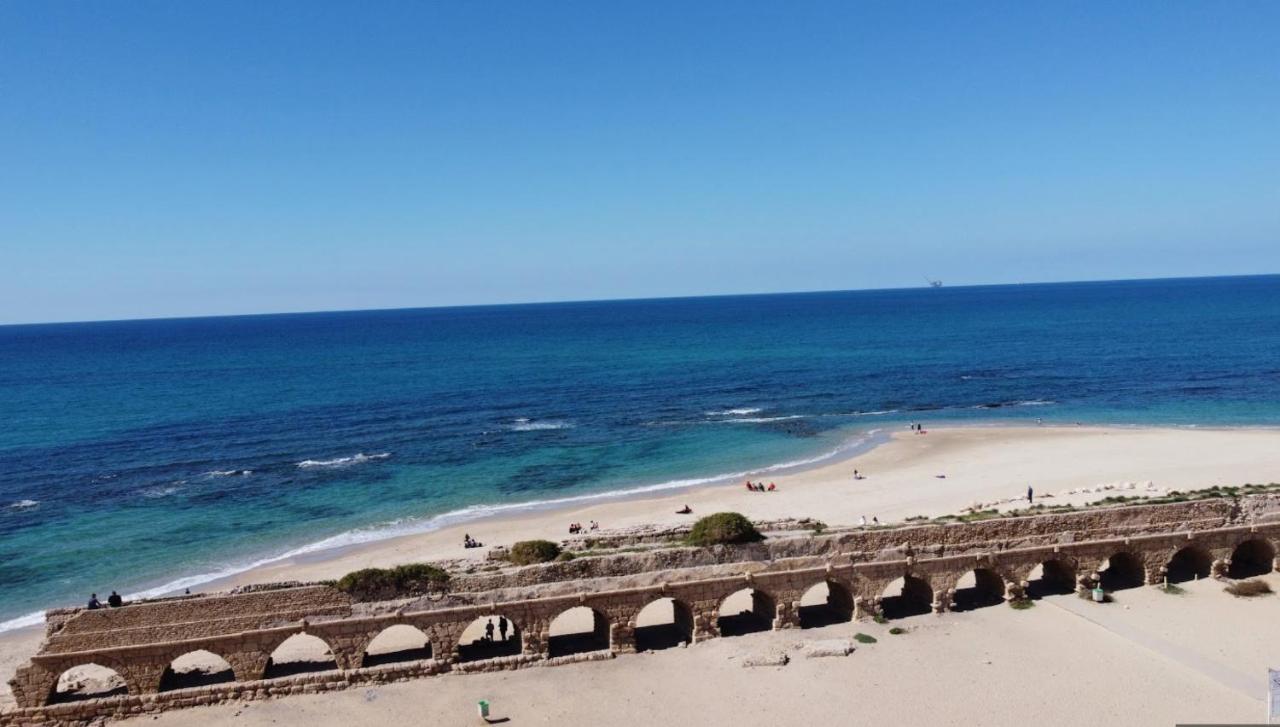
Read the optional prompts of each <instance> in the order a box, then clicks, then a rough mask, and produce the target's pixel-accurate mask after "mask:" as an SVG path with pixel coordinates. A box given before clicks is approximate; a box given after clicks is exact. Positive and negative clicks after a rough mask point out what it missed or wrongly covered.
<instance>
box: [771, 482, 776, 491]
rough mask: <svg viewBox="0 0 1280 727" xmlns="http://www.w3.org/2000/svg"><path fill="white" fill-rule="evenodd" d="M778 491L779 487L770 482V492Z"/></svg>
mask: <svg viewBox="0 0 1280 727" xmlns="http://www.w3.org/2000/svg"><path fill="white" fill-rule="evenodd" d="M776 489H778V486H777V485H775V484H773V483H772V482H770V483H769V492H773V491H774V490H776Z"/></svg>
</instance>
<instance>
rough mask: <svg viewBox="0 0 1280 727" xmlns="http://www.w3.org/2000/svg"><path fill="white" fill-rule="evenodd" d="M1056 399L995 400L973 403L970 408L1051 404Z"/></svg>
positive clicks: (1001, 407)
mask: <svg viewBox="0 0 1280 727" xmlns="http://www.w3.org/2000/svg"><path fill="white" fill-rule="evenodd" d="M1057 403H1058V402H1056V401H1050V400H1049V399H1019V400H1017V401H996V402H991V403H989V404H974V405H973V406H971V407H969V408H970V409H1005V408H1008V407H1014V406H1052V405H1053V404H1057Z"/></svg>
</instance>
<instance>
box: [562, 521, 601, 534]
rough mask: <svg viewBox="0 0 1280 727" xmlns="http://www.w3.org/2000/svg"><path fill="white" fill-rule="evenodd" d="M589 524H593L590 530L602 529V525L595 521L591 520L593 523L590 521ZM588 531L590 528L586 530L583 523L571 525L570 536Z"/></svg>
mask: <svg viewBox="0 0 1280 727" xmlns="http://www.w3.org/2000/svg"><path fill="white" fill-rule="evenodd" d="M589 522H590V523H591V527H590V528H589V529H590V530H599V529H600V523H598V522H596V521H595V520H591V521H589ZM587 529H588V528H584V527H582V523H569V534H570V535H577V534H578V533H580V532H582V531H583V530H587Z"/></svg>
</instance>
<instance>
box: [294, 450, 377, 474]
mask: <svg viewBox="0 0 1280 727" xmlns="http://www.w3.org/2000/svg"><path fill="white" fill-rule="evenodd" d="M390 456H391V453H390V452H379V453H378V454H365V453H364V452H359V453H357V454H353V455H351V456H350V457H338V458H336V459H304V460H302V461H301V462H298V463H297V467H298V468H299V469H304V470H305V469H311V468H313V467H350V466H351V465H357V464H364V463H365V462H373V461H374V460H379V459H387V458H388V457H390Z"/></svg>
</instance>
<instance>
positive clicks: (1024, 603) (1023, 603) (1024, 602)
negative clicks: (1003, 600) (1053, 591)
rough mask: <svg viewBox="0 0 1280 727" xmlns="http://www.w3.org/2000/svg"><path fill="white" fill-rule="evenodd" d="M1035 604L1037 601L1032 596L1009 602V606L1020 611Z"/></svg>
mask: <svg viewBox="0 0 1280 727" xmlns="http://www.w3.org/2000/svg"><path fill="white" fill-rule="evenodd" d="M1035 605H1036V602H1035V601H1033V600H1031V599H1030V598H1017V599H1014V600H1012V601H1010V602H1009V608H1013V609H1017V610H1019V611H1025V610H1027V609H1028V608H1032V607H1034V606H1035Z"/></svg>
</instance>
